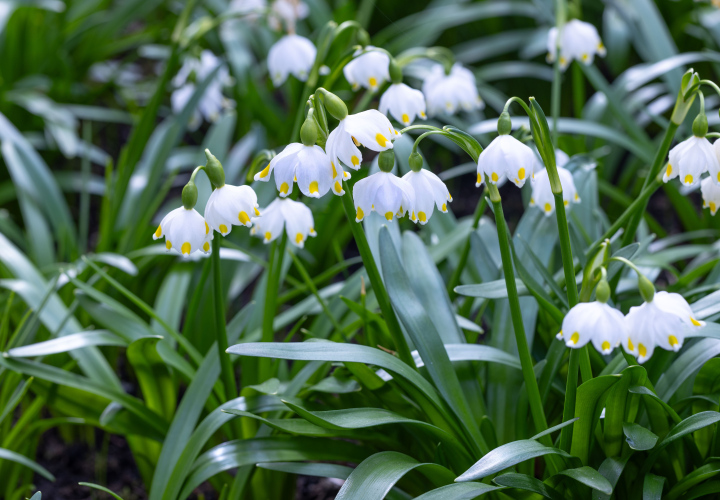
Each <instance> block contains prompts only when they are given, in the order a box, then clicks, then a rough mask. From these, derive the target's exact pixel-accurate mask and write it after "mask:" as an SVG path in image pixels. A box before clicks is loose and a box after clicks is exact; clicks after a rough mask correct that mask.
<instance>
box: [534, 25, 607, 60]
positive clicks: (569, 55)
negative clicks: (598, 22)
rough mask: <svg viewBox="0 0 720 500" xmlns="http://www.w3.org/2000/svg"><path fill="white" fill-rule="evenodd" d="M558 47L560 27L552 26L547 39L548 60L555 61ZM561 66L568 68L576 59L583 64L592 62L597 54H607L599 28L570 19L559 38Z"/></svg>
mask: <svg viewBox="0 0 720 500" xmlns="http://www.w3.org/2000/svg"><path fill="white" fill-rule="evenodd" d="M557 47H558V29H557V28H551V29H550V31H549V32H548V40H547V50H548V54H547V61H548V62H550V63H552V62H555V51H556V50H557ZM559 47H560V61H559V63H560V68H561V69H563V70H564V69H566V68H567V67H568V66H569V65H570V63H571V62H572V61H573V59H574V60H576V61H579V62H582V63H583V64H592V62H593V60H594V59H595V54H597V55H599V56H601V57H602V56H605V53H606V50H605V46H604V45H603V43H602V41H601V40H600V35H598V32H597V29H596V28H595V26H593V25H592V24H590V23H585V22H583V21H580V20H578V19H573V20H572V21H569V22H568V23H566V24H565V25H564V26H563V27H562V31H561V36H560V40H559Z"/></svg>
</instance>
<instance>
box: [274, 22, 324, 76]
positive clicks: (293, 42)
mask: <svg viewBox="0 0 720 500" xmlns="http://www.w3.org/2000/svg"><path fill="white" fill-rule="evenodd" d="M316 55H317V49H316V48H315V45H313V43H312V42H311V41H310V40H308V39H307V38H305V37H302V36H300V35H295V34H291V35H285V36H284V37H282V38H281V39H280V40H278V41H277V42H275V44H274V45H273V46H272V47H270V52H269V53H268V60H267V65H268V72H269V73H270V78H272V81H273V85H275V86H276V87H278V86H280V85H282V84H283V83H284V82H285V80H287V77H288V75H290V74H292V75H295V78H297V79H298V80H300V81H302V82H304V81H305V80H307V77H308V75H309V74H310V69H311V68H312V66H313V64H314V63H315V56H316Z"/></svg>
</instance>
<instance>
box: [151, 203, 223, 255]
mask: <svg viewBox="0 0 720 500" xmlns="http://www.w3.org/2000/svg"><path fill="white" fill-rule="evenodd" d="M163 236H164V237H165V248H166V249H167V250H168V251H170V249H174V250H175V251H176V252H178V253H180V254H182V256H183V257H189V256H190V254H191V253H193V252H196V251H198V250H199V251H202V252H205V253H208V252H209V251H210V241H212V239H213V233H212V231H211V230H210V226H208V224H207V222H205V219H203V216H202V215H200V214H199V213H198V212H197V210H195V209H194V208H190V209H187V208H185V207H180V208H176V209H175V210H172V211H171V212H170V213H168V214H167V215H166V216H165V217H163V219H162V221H161V222H160V225H159V226H158V228H157V229H156V230H155V232H154V233H153V239H154V240H157V239H159V238H162V237H163Z"/></svg>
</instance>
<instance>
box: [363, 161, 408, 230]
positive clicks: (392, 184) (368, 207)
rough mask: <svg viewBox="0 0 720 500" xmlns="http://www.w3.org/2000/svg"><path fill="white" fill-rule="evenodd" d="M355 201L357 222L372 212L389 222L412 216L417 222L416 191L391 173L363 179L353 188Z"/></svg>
mask: <svg viewBox="0 0 720 500" xmlns="http://www.w3.org/2000/svg"><path fill="white" fill-rule="evenodd" d="M353 200H354V201H355V222H360V221H361V220H363V219H364V218H365V216H366V215H367V214H369V213H370V212H372V211H375V212H377V213H379V214H380V215H382V216H384V217H385V218H386V219H387V220H392V218H393V217H398V218H400V217H402V216H404V215H405V214H406V213H407V214H410V219H411V220H412V221H413V222H417V216H416V214H415V190H414V189H413V187H412V186H411V185H410V183H408V182H407V181H406V180H404V179H401V178H400V177H398V176H396V175H395V174H393V173H391V172H382V171H380V172H377V173H375V174H372V175H370V176H368V177H366V178H364V179H361V180H359V181H357V182H356V183H355V186H353Z"/></svg>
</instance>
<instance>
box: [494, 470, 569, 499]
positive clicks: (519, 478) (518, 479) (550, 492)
mask: <svg viewBox="0 0 720 500" xmlns="http://www.w3.org/2000/svg"><path fill="white" fill-rule="evenodd" d="M493 483H495V484H499V485H500V486H506V487H508V488H517V489H519V490H525V491H531V492H533V493H537V494H538V495H542V496H544V497H545V498H550V499H551V500H562V498H563V496H562V495H561V494H560V493H558V491H557V490H555V489H553V488H551V487H550V486H548V485H547V484H545V483H543V482H542V481H540V480H539V479H535V478H534V477H531V476H528V475H527V474H517V473H515V472H510V473H508V474H503V475H502V476H497V477H496V478H495V479H493Z"/></svg>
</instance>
